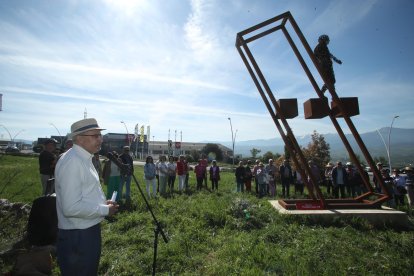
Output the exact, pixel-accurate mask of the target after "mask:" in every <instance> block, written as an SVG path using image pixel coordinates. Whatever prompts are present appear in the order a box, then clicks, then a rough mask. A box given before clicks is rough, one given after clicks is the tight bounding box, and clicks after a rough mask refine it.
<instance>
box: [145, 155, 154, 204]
mask: <svg viewBox="0 0 414 276" xmlns="http://www.w3.org/2000/svg"><path fill="white" fill-rule="evenodd" d="M155 171H156V169H155V164H154V160H153V159H152V156H147V159H146V160H145V165H144V179H145V184H146V188H147V194H148V198H151V191H150V188H151V186H152V194H153V196H154V198H155V197H156V196H157V181H156V178H155Z"/></svg>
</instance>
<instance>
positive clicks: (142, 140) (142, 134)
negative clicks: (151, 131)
mask: <svg viewBox="0 0 414 276" xmlns="http://www.w3.org/2000/svg"><path fill="white" fill-rule="evenodd" d="M140 132H141V133H140V136H141V137H140V142H141V143H144V125H142V126H141V129H140Z"/></svg>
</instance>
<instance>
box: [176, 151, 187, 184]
mask: <svg viewBox="0 0 414 276" xmlns="http://www.w3.org/2000/svg"><path fill="white" fill-rule="evenodd" d="M176 170H177V175H178V190H179V191H182V190H184V188H185V178H186V175H187V171H188V165H187V162H186V161H185V158H184V155H180V158H179V159H178V161H177V168H176Z"/></svg>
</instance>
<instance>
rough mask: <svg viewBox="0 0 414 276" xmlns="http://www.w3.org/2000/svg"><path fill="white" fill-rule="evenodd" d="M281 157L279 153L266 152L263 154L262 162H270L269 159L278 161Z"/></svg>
mask: <svg viewBox="0 0 414 276" xmlns="http://www.w3.org/2000/svg"><path fill="white" fill-rule="evenodd" d="M280 156H281V155H280V154H279V153H275V154H274V153H273V152H271V151H268V152H266V153H265V154H263V157H262V161H263V163H267V162H269V159H273V160H277V159H278V158H279V157H280Z"/></svg>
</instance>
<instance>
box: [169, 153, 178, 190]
mask: <svg viewBox="0 0 414 276" xmlns="http://www.w3.org/2000/svg"><path fill="white" fill-rule="evenodd" d="M167 168H168V181H167V182H168V188H169V189H170V193H172V192H174V183H175V174H176V169H177V165H176V164H175V161H174V156H172V155H171V156H170V157H168V163H167Z"/></svg>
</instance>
